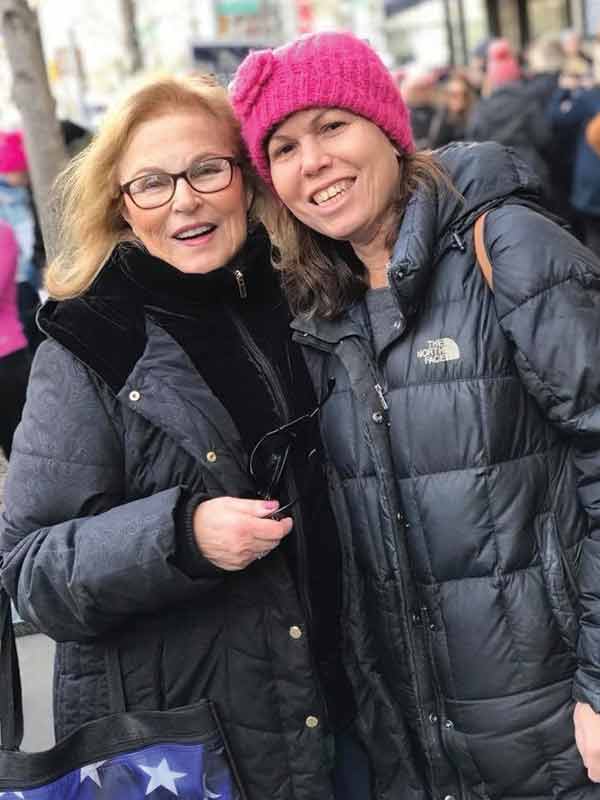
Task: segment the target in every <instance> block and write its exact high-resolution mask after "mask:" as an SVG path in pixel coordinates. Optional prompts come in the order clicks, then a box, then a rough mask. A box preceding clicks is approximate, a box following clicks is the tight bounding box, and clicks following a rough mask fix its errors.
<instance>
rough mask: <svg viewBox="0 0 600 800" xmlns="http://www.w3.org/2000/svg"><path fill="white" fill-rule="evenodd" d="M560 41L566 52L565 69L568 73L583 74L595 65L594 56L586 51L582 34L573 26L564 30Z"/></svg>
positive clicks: (572, 74)
mask: <svg viewBox="0 0 600 800" xmlns="http://www.w3.org/2000/svg"><path fill="white" fill-rule="evenodd" d="M560 43H561V46H562V49H563V53H564V59H565V60H564V65H563V71H564V73H565V74H567V75H571V76H582V75H585V74H587V73H588V72H589V71H590V70H591V69H592V65H593V58H592V56H591V55H589V54H588V53H586V51H585V49H584V48H583V44H582V41H581V35H580V34H579V33H578V31H576V30H573V29H572V28H570V29H568V30H564V31H562V32H561V35H560Z"/></svg>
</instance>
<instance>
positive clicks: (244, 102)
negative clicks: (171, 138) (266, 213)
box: [230, 33, 414, 184]
mask: <svg viewBox="0 0 600 800" xmlns="http://www.w3.org/2000/svg"><path fill="white" fill-rule="evenodd" d="M230 90H231V101H232V103H233V108H234V110H235V113H236V114H237V117H238V119H239V120H240V123H241V126H242V135H243V137H244V140H245V142H246V147H247V148H248V151H249V153H250V157H251V158H252V161H253V162H254V166H255V167H256V169H257V171H258V173H259V175H260V176H261V177H262V178H263V180H265V181H266V182H267V183H269V184H270V183H271V170H270V167H269V161H268V159H267V155H266V144H267V140H268V137H269V136H270V134H271V133H272V132H273V130H274V128H275V127H276V126H277V125H278V123H280V122H282V121H283V120H284V119H285V118H286V117H288V116H289V115H290V114H293V113H294V112H295V111H301V110H303V109H307V108H321V107H325V108H344V109H347V110H348V111H352V112H353V113H355V114H358V115H359V116H361V117H365V118H366V119H368V120H369V121H371V122H373V123H375V125H377V126H378V127H379V128H381V130H382V131H383V132H384V133H386V134H387V136H388V137H389V138H390V139H391V140H392V142H393V143H394V144H395V145H396V146H397V147H398V149H399V150H401V151H403V152H412V151H413V150H414V144H413V138H412V132H411V129H410V121H409V115H408V110H407V108H406V106H405V104H404V101H403V100H402V97H401V96H400V92H399V91H398V88H397V86H396V84H395V83H394V80H393V78H392V76H391V74H390V72H389V71H388V70H387V69H386V67H385V66H384V64H383V62H382V61H381V59H380V58H379V56H378V55H377V54H376V53H375V51H374V50H373V49H372V48H371V47H370V46H369V45H368V44H367V43H366V42H364V41H362V40H361V39H357V38H356V36H353V35H352V34H350V33H313V34H309V35H307V36H303V37H301V38H300V39H297V40H296V41H294V42H291V44H287V45H284V46H283V47H278V48H277V49H276V50H258V51H256V52H254V53H250V55H248V56H247V57H246V58H245V59H244V61H243V62H242V63H241V64H240V66H239V68H238V70H237V72H236V74H235V77H234V79H233V83H232V85H231V87H230Z"/></svg>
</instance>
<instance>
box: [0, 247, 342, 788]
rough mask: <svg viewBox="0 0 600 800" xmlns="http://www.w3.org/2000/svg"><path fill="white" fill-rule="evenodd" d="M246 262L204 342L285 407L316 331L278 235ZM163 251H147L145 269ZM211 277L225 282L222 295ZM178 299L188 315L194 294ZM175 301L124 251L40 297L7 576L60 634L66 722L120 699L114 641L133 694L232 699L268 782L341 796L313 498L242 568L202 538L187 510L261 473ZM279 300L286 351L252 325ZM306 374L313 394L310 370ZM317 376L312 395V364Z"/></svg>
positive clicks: (25, 609) (234, 744) (9, 493)
mask: <svg viewBox="0 0 600 800" xmlns="http://www.w3.org/2000/svg"><path fill="white" fill-rule="evenodd" d="M130 257H133V256H132V255H130V256H129V257H127V258H125V265H126V266H127V265H128V264H129V260H130ZM137 257H138V258H139V256H137ZM161 263H162V262H161ZM158 266H159V265H158ZM235 266H236V267H237V268H238V269H240V270H242V271H243V272H244V276H245V281H244V291H245V292H246V293H247V297H245V298H240V295H239V294H238V289H237V283H236V280H235V277H234V274H233V271H232V270H225V269H224V270H220V271H218V273H211V276H210V278H209V277H208V276H206V277H207V281H208V284H207V282H206V281H205V282H203V284H202V287H201V294H200V295H199V296H198V297H197V302H199V303H202V302H203V301H206V303H208V307H207V308H206V309H205V310H204V311H203V310H202V308H200V315H199V317H198V319H199V320H201V319H204V318H206V321H205V322H204V323H203V324H201V322H200V321H199V322H198V323H197V337H196V338H199V339H201V340H202V341H199V343H198V346H199V347H200V346H204V347H205V353H204V358H205V359H206V360H207V363H206V367H207V374H208V373H209V372H210V375H211V377H212V378H213V379H214V380H215V381H216V380H217V375H218V369H219V367H220V364H219V361H223V360H225V361H227V363H226V364H224V366H225V369H226V370H229V372H230V374H231V382H232V386H233V387H234V389H233V391H237V392H238V393H240V396H241V398H242V402H244V401H243V397H244V395H243V392H246V393H248V392H252V391H254V384H252V380H251V379H250V378H249V377H248V373H247V369H246V367H245V365H244V363H243V360H244V359H246V360H247V361H248V364H250V366H251V369H252V372H253V374H257V375H258V376H259V377H258V378H256V381H257V382H258V383H259V384H260V385H262V390H261V388H260V386H258V387H257V389H256V391H257V392H260V391H262V392H263V394H264V400H263V405H264V406H265V407H271V405H272V404H273V401H274V398H275V397H277V396H279V395H281V394H282V393H283V391H282V385H283V383H282V384H281V385H278V383H279V381H278V377H277V376H279V379H280V380H282V379H281V372H282V371H283V370H284V369H286V368H287V366H290V365H291V364H292V363H293V362H294V359H296V358H298V356H299V350H298V348H297V347H296V346H293V347H290V346H287V345H286V341H290V337H289V333H290V332H289V312H288V310H287V307H286V306H285V304H284V302H283V299H282V295H281V292H280V290H279V288H278V284H277V283H276V281H275V280H274V277H273V273H272V271H271V269H270V266H269V260H268V252H264V249H263V251H262V252H261V253H260V254H259V260H258V262H257V263H252V262H250V263H248V262H247V261H246V262H244V261H243V259H242V260H240V261H238V263H236V265H235ZM155 267H157V265H156V264H152V263H150V262H148V263H147V264H145V263H142V264H141V265H140V268H141V273H138V274H140V275H141V276H142V277H143V275H144V273H145V271H146V270H147V271H149V272H150V271H151V270H153V269H154V271H155V272H156V269H155ZM162 269H163V271H167V272H168V271H169V270H172V268H171V267H168V266H167V265H164V264H163V265H162ZM213 276H214V280H213ZM199 277H201V276H199ZM157 280H158V278H157ZM182 280H183V278H182ZM157 285H158V284H157ZM155 288H156V287H155ZM190 288H191V289H192V290H193V288H194V284H192V286H191V287H190ZM209 290H210V291H214V292H215V296H214V297H213V296H212V295H211V294H209V295H208V297H205V296H204V295H205V294H206V293H207V292H208V291H209ZM192 294H193V291H192ZM193 299H194V298H193V297H192V298H191V300H193ZM188 310H189V309H188ZM166 311H168V312H170V314H171V317H172V318H173V319H176V320H181V319H183V318H184V311H183V310H182V308H179V307H178V308H176V309H175V308H172V307H169V308H167V309H166ZM160 312H161V309H160V308H157V307H156V298H155V304H154V306H151V305H150V303H149V302H147V301H146V302H143V296H142V293H141V289H140V288H139V287H136V285H135V284H134V283H132V282H131V281H129V280H128V278H127V277H126V276H125V274H124V272H123V271H122V270H121V269H120V263H119V258H117V257H116V256H115V258H114V259H113V262H112V263H111V264H110V265H109V266H107V267H105V268H104V269H103V270H102V273H101V274H100V277H99V278H98V280H97V281H96V283H95V284H94V286H93V287H92V288H91V289H90V290H89V291H88V292H87V294H86V295H85V296H84V297H82V298H79V299H77V300H74V301H67V302H65V303H59V304H49V305H48V306H46V307H45V309H44V310H43V311H42V315H41V324H42V325H43V328H44V330H45V331H46V332H47V334H48V335H49V336H50V337H51V338H50V340H49V341H47V342H45V343H44V344H43V345H42V346H41V347H40V350H39V353H38V355H37V357H36V360H35V364H34V367H33V373H32V377H31V383H30V388H29V394H28V400H27V404H26V408H25V412H24V418H23V422H22V424H21V426H20V428H19V429H18V432H17V435H16V439H15V447H14V450H13V458H12V461H11V465H10V470H9V475H8V480H7V485H6V493H5V503H6V512H5V520H4V526H3V530H2V533H1V537H0V551H1V552H2V554H3V569H2V581H3V583H4V585H5V587H6V588H7V590H8V591H9V593H10V594H11V595H12V597H13V598H14V600H15V602H16V605H17V607H18V609H19V611H20V613H21V615H22V616H23V617H24V618H25V619H27V620H29V621H31V622H33V623H34V624H35V625H36V627H37V628H38V629H39V630H41V631H43V632H45V633H46V634H48V635H49V636H51V637H52V638H53V639H55V640H57V641H58V642H59V645H58V647H57V662H56V670H55V723H56V729H57V736H58V737H61V736H63V735H64V734H66V733H67V732H69V731H71V730H72V729H74V728H75V727H77V726H78V725H80V724H81V723H83V722H85V721H87V720H90V719H94V718H97V717H99V716H102V715H104V714H106V713H108V711H109V710H110V709H109V693H108V689H107V680H106V670H105V654H106V650H107V645H108V644H113V643H116V644H117V645H118V647H119V650H120V659H121V666H122V672H123V677H124V689H125V694H126V704H127V707H128V708H129V709H130V710H137V709H162V708H173V707H177V706H181V705H186V704H188V703H191V702H194V701H195V700H198V699H199V698H201V697H208V698H211V699H212V700H213V701H214V702H215V704H216V707H217V710H218V712H219V714H220V716H221V718H222V721H223V724H224V728H225V730H226V732H227V734H228V738H229V740H230V744H231V748H232V750H233V753H234V755H235V756H237V759H238V762H239V763H238V766H239V768H240V771H241V774H242V777H243V779H244V782H245V784H246V788H247V793H248V797H249V798H250V800H265V798H269V800H317V799H318V800H329V798H331V787H330V782H329V774H328V769H329V767H330V765H329V764H327V763H326V762H327V757H326V755H325V754H326V753H327V752H328V751H327V747H326V746H324V744H325V741H324V733H325V728H326V716H325V710H324V708H323V703H322V699H321V690H320V687H319V683H318V682H317V680H316V678H315V674H316V673H315V669H314V654H312V653H311V652H310V647H309V631H310V626H309V625H308V623H307V612H308V609H307V607H306V604H305V603H304V602H302V601H301V599H300V598H302V600H304V598H305V597H306V595H307V593H308V585H307V581H306V563H305V560H306V559H305V557H304V556H303V553H304V552H305V550H306V546H307V539H309V538H310V536H309V533H310V532H309V531H307V530H306V529H305V528H304V527H303V519H305V517H304V513H303V514H299V513H296V511H295V512H294V516H295V527H294V532H293V533H292V534H290V537H288V539H287V540H286V543H285V545H284V546H282V547H279V548H277V549H276V550H275V551H273V552H272V553H271V554H270V555H269V556H268V557H266V558H264V559H262V560H260V561H256V562H254V563H253V564H252V565H251V566H249V567H248V568H246V569H244V570H242V571H240V572H224V571H222V570H219V569H218V568H216V567H214V566H213V565H212V564H210V563H209V562H207V561H204V559H203V558H202V557H201V555H200V553H199V552H196V554H195V555H194V553H193V552H192V550H191V547H190V543H189V542H188V541H187V537H186V535H185V531H182V530H181V529H180V528H181V516H182V514H181V507H182V501H184V500H185V499H186V498H191V497H194V496H195V495H196V494H197V493H199V494H200V495H208V496H220V495H232V496H241V497H251V496H256V491H255V487H254V486H253V485H252V482H251V480H250V478H249V476H248V473H247V462H248V455H247V452H246V450H245V448H244V446H243V444H242V439H241V437H240V431H239V430H237V429H236V427H235V425H234V423H233V421H232V417H231V416H230V414H229V413H228V410H227V409H226V408H225V406H224V405H223V404H222V403H221V402H220V400H219V399H218V397H217V396H216V395H215V393H214V392H213V391H212V389H211V387H210V386H209V384H208V383H207V381H206V380H205V379H204V377H203V376H202V375H201V374H200V373H199V372H198V371H197V369H195V368H194V366H193V364H192V361H191V359H190V356H189V355H188V353H187V352H185V351H184V349H182V347H181V346H180V345H179V344H178V343H177V341H176V340H175V339H174V338H173V336H172V335H171V334H170V333H169V332H167V330H166V329H165V328H164V326H163V325H161V324H158V322H157V315H158V317H159V318H160V319H161V320H162V321H163V322H164V321H166V320H167V317H166V315H165V313H162V316H161V314H160ZM209 312H210V313H212V317H211V316H210V314H209ZM196 313H198V308H196ZM261 317H262V318H263V319H264V320H265V322H264V324H263V329H265V328H268V330H265V335H266V334H268V336H269V337H270V338H271V340H272V341H273V342H274V343H276V344H277V345H278V346H279V348H280V349H281V352H282V353H283V354H284V356H283V357H282V360H283V361H285V364H283V365H282V364H278V363H274V361H268V359H267V358H266V356H265V355H264V352H265V351H264V350H262V351H261V349H260V348H259V347H258V345H257V343H256V341H254V342H253V343H251V341H250V339H251V337H250V335H249V332H248V331H249V327H248V326H250V324H251V323H252V324H253V325H254V327H255V328H257V327H258V326H259V325H260V318H261ZM228 319H229V320H230V322H229V325H228V324H227V320H228ZM257 320H258V321H257ZM234 321H235V323H234ZM190 324H191V323H190ZM173 330H175V328H173ZM240 331H245V333H243V335H242V336H241V339H238V338H236V337H237V336H238V334H239V332H240ZM211 336H212V338H211ZM203 337H206V340H204V338H203ZM265 347H266V345H265ZM272 349H275V344H274V347H273V348H272ZM294 350H296V351H297V353H298V355H296V354H295V353H294ZM225 353H229V354H230V356H228V357H226V356H225V355H224V354H225ZM195 356H196V358H197V359H198V358H200V356H198V353H197V352H195ZM299 361H300V363H302V358H301V357H300V358H299ZM208 362H210V363H208ZM209 367H210V369H209ZM279 367H281V371H280V370H279ZM245 369H246V372H244V370H245ZM293 374H294V380H295V384H294V392H295V394H294V399H298V397H299V396H300V394H301V392H302V389H301V384H302V382H303V376H302V373H301V372H300V371H296V372H294V373H293ZM240 381H243V385H240V383H239V382H240ZM306 386H307V387H308V392H309V398H310V402H311V403H314V402H315V399H314V394H313V391H312V387H310V379H309V376H308V374H306ZM251 400H252V398H249V397H248V396H246V400H245V402H246V405H247V406H248V408H251V407H252V403H251ZM299 410H301V409H299ZM304 410H306V409H304ZM278 411H279V413H281V414H282V415H284V416H285V414H284V411H283V410H282V409H281V408H279V409H278ZM272 413H275V412H272ZM304 510H305V509H303V512H304ZM322 518H323V519H324V520H326V519H327V517H326V515H325V516H323V517H322ZM312 533H313V534H315V533H317V535H318V537H319V541H318V543H317V544H318V547H319V552H320V553H321V556H322V554H323V552H324V549H323V548H324V547H325V546H326V543H325V542H324V541H323V537H325V536H329V537H335V528H334V527H333V526H332V525H331V523H329V525H328V527H327V528H326V529H324V530H322V531H320V532H315V531H312ZM286 547H287V548H288V550H293V551H294V552H295V553H296V558H292V557H291V552H290V553H289V554H288V555H287V556H286V554H285V553H284V552H283V550H284V549H285V548H286ZM290 565H293V570H292V569H291V568H290ZM293 574H296V579H294V578H293ZM329 577H330V578H331V580H332V581H334V580H335V576H334V575H333V574H332V575H330V576H329ZM335 646H336V643H335V640H334V638H332V640H331V641H330V647H331V650H332V651H334V650H335Z"/></svg>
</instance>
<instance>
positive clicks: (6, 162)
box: [0, 131, 27, 172]
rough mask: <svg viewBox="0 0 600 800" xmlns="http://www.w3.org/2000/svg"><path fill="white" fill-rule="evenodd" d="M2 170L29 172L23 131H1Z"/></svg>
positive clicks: (0, 165) (0, 153) (0, 154)
mask: <svg viewBox="0 0 600 800" xmlns="http://www.w3.org/2000/svg"><path fill="white" fill-rule="evenodd" d="M0 172H27V157H26V155H25V148H24V146H23V135H22V134H21V131H13V132H12V133H0Z"/></svg>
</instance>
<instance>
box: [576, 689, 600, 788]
mask: <svg viewBox="0 0 600 800" xmlns="http://www.w3.org/2000/svg"><path fill="white" fill-rule="evenodd" d="M573 722H574V723H575V742H576V743H577V749H578V750H579V754H580V755H581V758H582V760H583V763H584V766H585V768H586V769H587V772H588V778H589V779H590V780H591V781H593V782H594V783H600V714H596V712H595V711H594V709H593V708H592V707H591V706H589V705H588V704H587V703H576V704H575V711H574V713H573Z"/></svg>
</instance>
